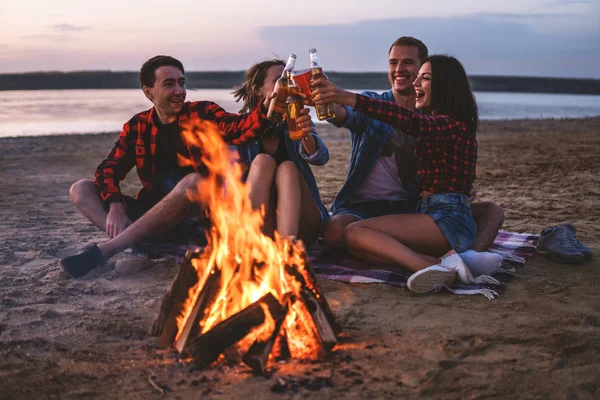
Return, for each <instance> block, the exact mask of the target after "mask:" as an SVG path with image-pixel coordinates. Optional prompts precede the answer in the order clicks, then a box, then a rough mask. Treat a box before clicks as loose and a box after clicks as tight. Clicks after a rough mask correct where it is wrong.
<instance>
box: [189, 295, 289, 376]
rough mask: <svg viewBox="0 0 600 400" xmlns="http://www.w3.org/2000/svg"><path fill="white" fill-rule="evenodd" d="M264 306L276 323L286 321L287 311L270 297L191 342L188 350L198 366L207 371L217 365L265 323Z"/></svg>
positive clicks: (262, 299) (265, 297) (264, 298)
mask: <svg viewBox="0 0 600 400" xmlns="http://www.w3.org/2000/svg"><path fill="white" fill-rule="evenodd" d="M261 303H262V304H264V305H266V306H267V307H268V309H269V312H270V313H271V316H272V317H273V319H274V320H275V321H277V320H279V319H282V318H284V317H285V314H286V312H287V311H286V309H285V308H283V307H282V306H281V304H279V301H277V299H276V298H275V297H274V296H273V295H272V294H270V293H269V294H266V295H265V296H263V297H262V298H261V299H260V300H258V301H257V302H255V303H253V304H252V305H250V306H248V307H247V308H245V309H244V310H242V311H240V312H238V313H237V314H234V315H232V316H231V317H229V318H227V319H226V320H224V321H221V322H219V323H218V324H217V325H215V326H214V327H212V328H211V329H210V330H209V331H208V332H206V333H205V334H203V335H200V336H198V337H197V338H195V339H193V340H191V341H190V342H188V345H187V346H186V348H185V351H186V353H187V354H189V355H190V356H191V357H192V358H193V359H194V361H195V362H196V364H197V365H198V366H199V367H201V368H203V367H207V366H209V365H210V364H211V363H212V362H213V361H215V360H216V359H217V358H218V357H219V354H221V353H222V352H223V351H225V349H227V348H228V347H229V346H231V345H233V344H235V343H237V342H238V341H240V340H242V339H243V338H244V337H245V336H246V335H247V334H248V333H250V332H251V331H252V330H253V329H254V328H256V327H258V326H260V325H261V324H263V323H264V321H265V312H264V310H263V308H262V306H261Z"/></svg>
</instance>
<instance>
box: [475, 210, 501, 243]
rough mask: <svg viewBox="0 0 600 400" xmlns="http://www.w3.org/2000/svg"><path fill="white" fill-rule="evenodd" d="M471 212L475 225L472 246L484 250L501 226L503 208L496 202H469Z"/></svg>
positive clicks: (492, 240)
mask: <svg viewBox="0 0 600 400" xmlns="http://www.w3.org/2000/svg"><path fill="white" fill-rule="evenodd" d="M471 213H472V214H473V219H474V220H475V224H476V225H477V236H476V237H475V243H474V244H473V247H472V248H473V250H475V251H486V250H487V249H488V248H489V247H490V246H491V245H492V243H494V239H496V236H497V235H498V231H499V230H500V228H502V224H503V223H504V210H502V207H500V206H499V205H498V204H496V203H492V202H491V201H482V202H478V203H472V204H471Z"/></svg>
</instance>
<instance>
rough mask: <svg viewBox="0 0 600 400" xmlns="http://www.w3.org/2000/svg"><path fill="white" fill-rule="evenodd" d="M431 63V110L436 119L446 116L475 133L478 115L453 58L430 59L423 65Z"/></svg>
mask: <svg viewBox="0 0 600 400" xmlns="http://www.w3.org/2000/svg"><path fill="white" fill-rule="evenodd" d="M426 62H429V63H431V109H432V110H433V112H435V113H436V114H439V115H450V116H453V117H455V118H456V119H458V120H459V121H462V122H464V123H465V124H467V126H468V127H469V128H470V129H473V130H477V127H478V126H479V113H478V111H477V102H476V101H475V96H473V92H472V91H471V85H469V80H468V79H467V73H466V72H465V69H464V68H463V66H462V64H461V63H460V62H459V61H458V60H457V59H456V58H454V57H451V56H447V55H434V56H430V57H427V58H426V59H425V61H423V64H425V63H426Z"/></svg>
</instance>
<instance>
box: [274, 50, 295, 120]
mask: <svg viewBox="0 0 600 400" xmlns="http://www.w3.org/2000/svg"><path fill="white" fill-rule="evenodd" d="M295 64H296V55H295V54H290V57H289V58H288V60H287V64H285V68H284V69H283V73H282V74H281V77H280V78H279V79H277V82H275V89H274V91H275V93H277V96H276V97H274V98H272V99H271V103H270V104H269V111H268V112H267V118H268V119H270V120H271V121H273V122H277V123H281V122H283V120H284V118H283V116H284V115H285V113H286V111H287V108H286V104H285V100H286V98H287V95H288V90H287V89H288V73H289V74H291V73H292V70H293V69H294V65H295Z"/></svg>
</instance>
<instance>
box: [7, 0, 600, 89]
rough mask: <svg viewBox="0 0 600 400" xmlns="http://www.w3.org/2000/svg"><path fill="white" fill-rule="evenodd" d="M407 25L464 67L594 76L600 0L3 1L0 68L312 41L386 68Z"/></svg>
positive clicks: (298, 46)
mask: <svg viewBox="0 0 600 400" xmlns="http://www.w3.org/2000/svg"><path fill="white" fill-rule="evenodd" d="M400 36H414V37H417V38H419V39H421V40H422V41H423V42H425V44H426V45H427V46H428V47H429V50H430V53H432V54H435V53H446V54H451V55H453V56H455V57H457V58H458V59H459V60H460V61H461V62H462V63H463V64H464V66H465V68H466V70H467V72H468V73H469V74H477V75H521V76H553V77H582V78H583V77H585V78H597V79H598V78H600V0H502V1H488V0H480V1H474V0H422V1H402V0H344V1H342V0H319V1H304V2H300V1H290V0H252V1H248V0H246V1H245V0H195V1H192V0H171V1H166V0H144V1H139V0H127V1H125V0H101V1H92V0H54V1H49V0H0V73H14V72H32V71H74V70H113V71H136V70H139V68H140V66H141V64H142V63H143V62H144V61H145V60H147V59H148V58H150V57H152V56H154V55H157V54H167V55H171V56H174V57H176V58H178V59H180V60H181V61H182V62H183V64H184V66H185V68H186V70H188V71H207V70H210V71H216V70H243V69H247V68H248V67H249V66H250V65H252V64H253V63H255V62H258V61H262V60H264V59H267V58H284V59H285V58H287V56H288V55H289V53H291V52H293V53H296V54H297V55H298V61H297V65H296V66H297V68H298V69H301V68H306V67H308V50H309V49H310V48H312V47H316V48H317V50H318V51H319V56H320V60H321V63H322V64H323V66H324V68H325V70H335V71H375V72H377V71H386V69H387V54H388V49H389V46H390V44H391V43H392V42H393V41H394V40H395V39H396V38H398V37H400Z"/></svg>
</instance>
